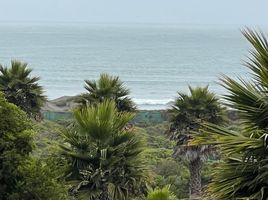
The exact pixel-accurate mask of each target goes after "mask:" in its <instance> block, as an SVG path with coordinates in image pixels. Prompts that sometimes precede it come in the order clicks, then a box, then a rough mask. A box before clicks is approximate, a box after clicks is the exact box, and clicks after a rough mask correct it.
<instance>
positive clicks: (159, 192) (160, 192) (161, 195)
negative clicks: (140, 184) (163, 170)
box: [145, 186, 178, 200]
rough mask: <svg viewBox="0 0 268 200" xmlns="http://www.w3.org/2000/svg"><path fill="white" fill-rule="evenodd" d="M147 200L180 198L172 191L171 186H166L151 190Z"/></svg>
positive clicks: (174, 199) (175, 199)
mask: <svg viewBox="0 0 268 200" xmlns="http://www.w3.org/2000/svg"><path fill="white" fill-rule="evenodd" d="M145 200H178V199H177V197H176V196H175V195H174V194H173V193H172V192H171V191H170V189H169V186H166V187H164V188H162V189H155V190H152V191H150V192H149V193H148V196H147V198H146V199H145Z"/></svg>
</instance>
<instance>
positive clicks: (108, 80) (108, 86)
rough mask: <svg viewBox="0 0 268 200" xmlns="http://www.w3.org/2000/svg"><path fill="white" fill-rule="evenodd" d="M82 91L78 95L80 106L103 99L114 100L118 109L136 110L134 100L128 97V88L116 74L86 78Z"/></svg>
mask: <svg viewBox="0 0 268 200" xmlns="http://www.w3.org/2000/svg"><path fill="white" fill-rule="evenodd" d="M85 83H86V85H85V89H86V90H87V93H84V94H82V95H80V96H79V97H78V100H77V101H78V103H81V104H82V107H84V106H86V105H91V104H96V103H99V102H102V101H104V100H105V99H111V100H114V101H115V103H116V107H117V109H118V110H119V111H127V112H133V111H135V110H136V106H135V104H134V102H133V101H132V100H131V99H130V98H129V96H128V95H129V90H128V89H127V88H126V87H125V86H124V85H123V82H122V81H121V80H120V79H119V77H118V76H109V75H108V74H101V75H100V78H99V80H98V81H95V80H86V81H85Z"/></svg>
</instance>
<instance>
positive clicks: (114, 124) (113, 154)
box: [61, 100, 146, 200]
mask: <svg viewBox="0 0 268 200" xmlns="http://www.w3.org/2000/svg"><path fill="white" fill-rule="evenodd" d="M74 117H75V124H74V126H73V127H72V128H70V129H68V130H63V131H62V134H63V136H64V138H65V144H64V145H61V148H62V151H63V154H64V155H65V156H66V157H67V158H69V159H70V162H71V164H70V167H71V168H70V174H69V176H68V180H70V181H71V180H72V181H73V182H74V183H75V184H74V188H73V190H72V193H73V194H75V195H79V196H80V197H81V196H82V197H84V198H87V199H88V198H90V199H102V200H124V199H127V198H128V197H129V196H131V195H134V194H137V193H141V192H142V189H143V188H142V186H144V185H143V184H144V181H145V179H146V168H145V164H144V161H143V157H142V152H143V149H144V144H143V141H142V138H141V137H139V136H138V135H137V134H136V133H135V129H133V128H131V127H128V126H127V125H128V122H129V121H130V120H131V119H132V118H133V117H134V115H133V114H131V113H127V112H124V113H120V112H118V111H117V109H116V107H115V103H114V102H113V101H110V100H105V101H103V102H102V103H99V104H96V105H92V106H89V107H86V108H84V109H82V110H81V109H78V110H76V111H74Z"/></svg>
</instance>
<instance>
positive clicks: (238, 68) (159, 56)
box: [0, 23, 249, 109]
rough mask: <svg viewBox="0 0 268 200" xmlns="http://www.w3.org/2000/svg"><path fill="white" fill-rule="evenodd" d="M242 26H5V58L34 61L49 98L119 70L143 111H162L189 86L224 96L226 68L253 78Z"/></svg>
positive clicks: (0, 54)
mask: <svg viewBox="0 0 268 200" xmlns="http://www.w3.org/2000/svg"><path fill="white" fill-rule="evenodd" d="M239 28H243V27H237V26H194V25H191V26H190V25H189V26H187V25H167V24H166V25H160V24H129V25H125V24H109V25H107V24H86V23H76V24H72V23H61V24H60V23H53V24H42V25H41V24H38V23H35V24H33V23H28V24H25V23H24V24H14V23H13V24H12V23H2V24H0V63H1V64H3V65H7V66H9V65H10V60H11V59H19V60H22V61H25V62H28V63H29V66H30V67H31V68H33V69H34V71H33V73H34V74H35V75H38V76H40V77H41V84H42V85H43V86H44V88H45V90H46V95H47V96H48V98H49V99H54V98H58V97H60V96H71V95H77V94H79V93H81V92H84V91H85V90H84V88H83V85H84V80H85V79H90V80H91V79H97V78H98V77H99V74H100V73H102V72H107V73H109V74H113V75H118V76H120V78H121V79H122V80H123V81H124V82H125V85H126V86H127V87H129V88H130V90H131V97H133V98H134V101H135V102H136V103H137V104H138V105H139V107H140V108H143V109H158V108H163V107H165V104H166V103H168V102H169V101H171V100H173V99H174V98H175V96H176V92H177V91H180V92H188V85H192V86H205V85H207V84H209V88H210V89H211V91H213V92H215V93H217V94H218V95H221V94H223V93H224V89H223V88H222V87H221V86H219V85H218V84H217V83H216V81H218V78H219V77H220V74H226V75H229V76H235V75H238V76H242V77H245V76H246V72H247V70H246V68H245V67H243V66H242V65H241V64H242V60H246V55H248V53H247V51H248V49H249V45H248V43H247V42H246V40H245V39H244V38H243V36H242V34H241V33H240V30H239Z"/></svg>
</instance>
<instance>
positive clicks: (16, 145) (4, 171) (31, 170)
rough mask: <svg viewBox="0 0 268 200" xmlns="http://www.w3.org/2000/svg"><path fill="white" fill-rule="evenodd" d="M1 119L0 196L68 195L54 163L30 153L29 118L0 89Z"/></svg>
mask: <svg viewBox="0 0 268 200" xmlns="http://www.w3.org/2000/svg"><path fill="white" fill-rule="evenodd" d="M0 119H1V123H0V147H1V148H0V180H1V182H0V199H16V200H17V199H42V200H45V199H55V200H56V199H67V198H68V197H67V192H66V191H65V190H64V188H65V186H64V184H63V183H62V182H60V181H58V177H59V173H58V172H59V170H57V168H56V167H55V165H52V163H48V162H46V161H45V160H41V159H35V158H31V157H30V153H31V152H32V151H33V149H34V141H33V134H34V132H33V126H32V122H31V121H30V120H29V119H28V117H27V114H26V113H25V112H23V111H22V110H20V109H19V108H18V107H17V106H15V105H14V104H11V103H8V102H7V101H6V99H5V98H4V95H3V94H2V93H0ZM53 166H54V167H53ZM51 170H52V171H51ZM52 197H53V198H52Z"/></svg>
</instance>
